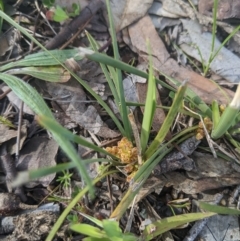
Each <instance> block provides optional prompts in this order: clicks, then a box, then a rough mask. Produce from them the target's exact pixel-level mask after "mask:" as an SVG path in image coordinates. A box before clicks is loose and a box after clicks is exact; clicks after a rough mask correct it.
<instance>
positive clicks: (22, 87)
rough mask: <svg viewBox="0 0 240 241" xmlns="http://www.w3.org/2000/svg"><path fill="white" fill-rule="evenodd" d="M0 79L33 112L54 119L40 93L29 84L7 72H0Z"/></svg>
mask: <svg viewBox="0 0 240 241" xmlns="http://www.w3.org/2000/svg"><path fill="white" fill-rule="evenodd" d="M0 79H1V80H3V81H4V82H5V83H6V84H7V85H8V86H9V87H10V88H11V89H12V91H13V92H14V93H15V94H16V95H17V96H18V97H19V98H20V99H21V100H22V101H23V102H24V103H25V104H26V105H28V106H29V107H30V108H31V109H32V110H33V111H34V112H35V113H37V114H39V115H46V116H47V117H48V118H51V119H54V117H53V114H52V112H51V110H50V109H49V108H48V106H47V104H46V103H45V101H44V100H43V98H42V97H41V95H39V93H38V92H37V91H36V90H35V89H34V88H33V87H32V86H31V85H29V84H28V83H26V82H24V81H22V80H21V79H20V78H18V77H15V76H12V75H9V74H2V73H0Z"/></svg>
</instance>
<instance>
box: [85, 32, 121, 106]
mask: <svg viewBox="0 0 240 241" xmlns="http://www.w3.org/2000/svg"><path fill="white" fill-rule="evenodd" d="M86 35H87V38H88V41H89V43H90V45H91V47H92V49H93V50H94V51H95V52H97V51H98V48H99V45H98V43H97V42H96V41H95V39H94V38H93V37H92V36H91V34H89V33H88V32H86ZM99 64H100V66H101V69H102V71H103V73H104V76H105V78H106V80H107V82H108V85H109V87H110V90H111V93H112V95H113V98H114V100H115V103H120V100H119V96H118V94H117V91H116V87H115V86H114V83H113V80H112V78H111V76H110V74H109V72H108V69H107V66H106V65H105V64H102V63H99ZM108 68H110V69H109V70H111V72H113V71H114V69H113V68H112V67H110V66H108Z"/></svg>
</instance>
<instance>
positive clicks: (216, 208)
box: [199, 202, 240, 215]
mask: <svg viewBox="0 0 240 241" xmlns="http://www.w3.org/2000/svg"><path fill="white" fill-rule="evenodd" d="M199 206H200V208H202V209H204V210H206V211H209V212H214V213H218V214H226V215H240V210H238V209H235V208H228V207H222V206H219V205H214V204H209V203H204V202H199Z"/></svg>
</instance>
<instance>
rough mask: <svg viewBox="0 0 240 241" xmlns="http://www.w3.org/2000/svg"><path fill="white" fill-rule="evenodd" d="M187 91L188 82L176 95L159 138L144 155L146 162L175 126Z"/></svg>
mask: <svg viewBox="0 0 240 241" xmlns="http://www.w3.org/2000/svg"><path fill="white" fill-rule="evenodd" d="M186 89H187V85H186V82H184V83H183V84H182V85H181V86H180V87H179V89H178V91H177V93H176V95H175V98H174V100H173V103H172V106H171V108H170V110H169V112H168V114H167V116H166V118H165V120H164V122H163V124H162V126H161V128H160V130H159V132H158V134H157V136H156V137H155V139H154V140H153V142H152V143H151V145H150V146H149V148H148V149H147V151H146V153H145V154H144V159H145V160H147V159H149V158H150V157H151V156H152V155H153V154H154V152H155V151H156V150H157V149H158V147H159V145H160V144H161V143H162V142H163V140H164V139H165V137H166V135H167V133H168V132H169V130H170V128H171V126H172V124H173V121H174V119H175V117H176V115H177V113H178V111H179V109H180V107H181V105H182V101H183V98H184V94H185V91H186Z"/></svg>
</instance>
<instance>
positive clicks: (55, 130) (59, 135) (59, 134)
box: [38, 116, 94, 197]
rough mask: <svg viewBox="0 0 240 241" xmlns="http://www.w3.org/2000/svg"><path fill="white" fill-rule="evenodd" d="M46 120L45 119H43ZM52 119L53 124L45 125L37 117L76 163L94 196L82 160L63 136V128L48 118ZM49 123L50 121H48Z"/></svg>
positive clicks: (39, 120)
mask: <svg viewBox="0 0 240 241" xmlns="http://www.w3.org/2000/svg"><path fill="white" fill-rule="evenodd" d="M45 120H46V119H45ZM49 120H50V121H52V124H53V125H54V127H53V125H47V124H46V121H43V118H42V117H41V116H40V117H38V122H39V123H40V124H41V125H42V126H43V127H44V128H46V129H47V130H48V131H50V132H51V134H52V136H53V138H54V140H55V141H56V142H57V143H58V144H59V146H60V147H61V149H62V150H63V151H64V152H65V154H66V155H67V156H68V157H69V159H70V160H71V161H72V162H73V163H74V164H75V165H76V168H77V170H78V172H79V174H80V176H81V177H82V178H83V180H84V181H85V182H86V184H87V185H88V186H89V189H90V190H89V191H90V194H91V196H92V197H93V196H94V187H93V184H92V181H91V179H90V177H89V176H88V173H87V171H86V168H85V165H84V164H83V162H82V160H81V159H80V157H79V155H78V153H77V151H76V149H75V148H74V147H73V145H72V143H71V142H70V141H69V140H68V139H66V138H65V135H64V133H65V129H64V128H63V127H62V126H61V125H59V124H58V123H57V122H56V121H54V120H52V119H49ZM50 123H51V122H50Z"/></svg>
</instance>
